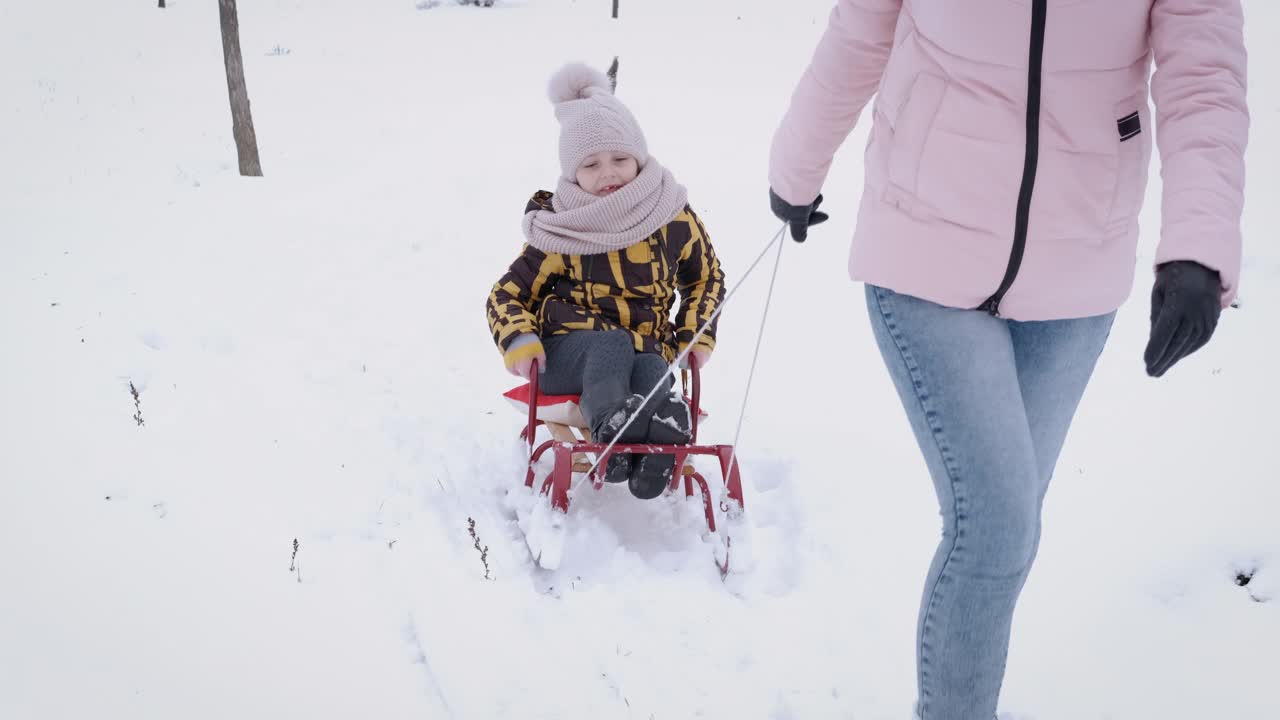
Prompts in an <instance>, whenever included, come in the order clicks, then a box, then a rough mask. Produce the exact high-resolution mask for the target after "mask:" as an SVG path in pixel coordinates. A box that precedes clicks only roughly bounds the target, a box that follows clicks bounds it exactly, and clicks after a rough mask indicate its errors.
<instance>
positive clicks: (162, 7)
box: [160, 0, 164, 10]
mask: <svg viewBox="0 0 1280 720" xmlns="http://www.w3.org/2000/svg"><path fill="white" fill-rule="evenodd" d="M160 9H161V10H163V9H164V0H160Z"/></svg>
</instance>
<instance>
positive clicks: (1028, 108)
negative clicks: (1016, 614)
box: [769, 0, 1248, 720]
mask: <svg viewBox="0 0 1280 720" xmlns="http://www.w3.org/2000/svg"><path fill="white" fill-rule="evenodd" d="M1242 35H1243V15H1242V11H1241V7H1240V3H1239V2H1238V0H976V1H974V2H965V3H957V2H949V1H948V0H905V1H904V0H840V2H839V3H838V5H837V6H836V8H835V10H834V11H833V12H832V14H831V19H830V24H829V26H828V28H827V31H826V33H825V34H824V36H823V37H822V40H821V41H820V42H819V44H818V47H817V50H816V52H815V54H814V57H813V60H812V62H811V64H810V65H809V67H808V69H807V70H806V71H805V74H804V76H803V77H802V78H801V80H800V83H799V85H798V86H797V88H796V90H795V92H794V94H793V96H792V98H791V105H790V107H789V109H788V110H787V113H786V115H785V117H784V118H783V120H782V124H781V126H780V127H779V128H778V131H777V134H776V136H775V137H774V141H773V147H772V153H771V158H770V171H769V180H770V185H771V191H770V196H771V205H772V209H773V211H774V213H775V214H776V215H777V216H778V217H779V218H781V219H783V220H786V221H788V222H789V223H790V225H791V233H792V236H793V237H794V238H795V239H796V240H797V241H802V240H804V238H805V235H806V231H807V228H808V226H809V225H812V224H815V223H818V222H821V221H823V220H825V219H826V215H825V214H824V213H821V212H818V211H817V208H818V205H819V203H820V202H821V199H822V198H821V195H819V190H820V188H821V186H822V183H823V181H824V179H825V178H826V174H827V171H828V169H829V167H830V165H831V161H832V156H833V155H834V153H835V151H836V149H837V148H838V147H839V145H840V144H841V143H842V142H843V140H844V138H845V137H846V136H847V135H848V133H849V131H850V130H851V129H852V128H853V126H854V125H855V123H856V122H857V119H858V117H859V115H860V114H861V112H862V109H863V107H864V106H865V105H866V103H867V102H868V101H869V100H870V99H871V97H872V95H875V96H876V102H875V106H874V108H873V115H874V124H873V126H872V129H871V138H870V141H869V144H868V147H867V151H866V182H865V186H864V191H863V196H862V203H861V209H860V211H859V215H858V223H857V231H856V233H855V236H854V241H853V249H852V253H851V256H850V263H849V267H850V274H851V276H852V277H853V278H854V279H855V280H860V281H863V282H865V283H866V298H867V306H868V309H869V312H870V316H871V322H872V328H873V331H874V334H875V337H876V341H877V343H878V345H879V348H880V351H881V354H882V356H883V358H884V361H885V364H886V365H887V367H888V369H889V373H890V375H891V376H892V378H893V381H894V384H895V385H896V387H897V389H898V393H899V396H900V397H901V400H902V404H903V407H904V408H905V409H906V412H907V415H908V418H909V420H910V423H911V427H912V430H913V431H914V433H915V435H916V439H917V441H918V442H919V445H920V449H921V452H922V453H923V454H924V458H925V461H926V464H927V465H928V468H929V472H930V474H931V476H932V479H933V482H934V485H935V488H936V490H937V495H938V501H939V505H940V507H941V510H942V516H943V536H942V540H941V543H940V544H939V546H938V549H937V553H936V555H935V556H934V559H933V563H932V566H931V567H930V570H929V573H928V576H927V580H926V584H925V589H924V597H923V601H922V603H921V607H920V619H919V625H918V635H917V672H918V678H917V680H918V693H919V694H918V697H917V703H916V713H917V717H918V718H919V720H990V719H991V718H992V717H993V716H994V715H995V710H996V702H997V697H998V695H999V691H1000V684H1001V680H1002V678H1003V676H1004V669H1005V659H1006V655H1007V651H1008V645H1009V629H1010V624H1011V621H1012V617H1013V609H1014V605H1015V602H1016V600H1017V597H1018V594H1019V592H1020V591H1021V589H1022V586H1023V583H1024V582H1025V581H1026V578H1027V574H1028V571H1029V570H1030V568H1031V564H1032V561H1033V560H1034V558H1035V554H1036V547H1037V545H1038V543H1039V540H1040V509H1041V504H1042V501H1043V499H1044V495H1045V490H1046V488H1047V486H1048V483H1049V478H1050V476H1051V475H1052V472H1053V467H1054V464H1055V463H1056V461H1057V457H1058V452H1059V450H1060V449H1061V447H1062V444H1063V440H1064V438H1065V437H1066V433H1067V428H1068V427H1069V425H1070V423H1071V417H1072V415H1073V414H1074V412H1075V409H1076V406H1077V404H1078V403H1079V400H1080V397H1081V395H1082V394H1083V392H1084V389H1085V386H1086V385H1087V383H1088V381H1089V377H1090V375H1091V374H1092V372H1093V368H1094V364H1095V362H1096V360H1097V358H1098V355H1099V353H1100V352H1101V351H1102V348H1103V345H1104V344H1105V342H1106V339H1107V336H1108V333H1109V331H1110V328H1111V323H1112V320H1113V318H1114V317H1115V311H1116V309H1117V308H1118V307H1119V306H1120V305H1121V304H1122V303H1123V301H1124V300H1125V299H1126V297H1127V296H1128V293H1129V292H1130V289H1131V285H1132V281H1133V272H1134V257H1135V247H1136V243H1137V239H1138V223H1137V218H1138V211H1139V209H1140V208H1141V205H1142V199H1143V195H1144V190H1145V187H1146V181H1147V166H1148V162H1149V159H1150V152H1151V151H1150V148H1151V145H1150V138H1151V133H1150V130H1151V128H1152V122H1151V116H1150V112H1149V110H1148V107H1147V97H1148V92H1150V95H1151V96H1152V97H1153V98H1154V101H1155V108H1156V115H1155V126H1156V127H1157V129H1158V130H1159V136H1160V155H1161V162H1162V168H1163V178H1164V197H1163V208H1162V211H1163V225H1162V228H1161V241H1160V245H1159V249H1158V251H1157V254H1156V270H1155V285H1154V290H1153V292H1152V310H1151V322H1152V327H1151V338H1150V342H1149V344H1148V346H1147V349H1146V356H1145V360H1146V367H1147V372H1148V373H1149V374H1150V375H1152V376H1153V377H1159V376H1161V375H1163V374H1164V373H1165V372H1166V371H1167V370H1168V369H1169V368H1170V367H1171V366H1172V365H1173V364H1174V363H1176V362H1177V361H1178V360H1180V359H1181V358H1183V357H1185V356H1186V355H1188V354H1190V353H1192V352H1194V351H1195V350H1196V349H1198V348H1199V347H1201V346H1202V345H1204V343H1205V342H1207V341H1208V339H1209V337H1210V336H1211V335H1212V333H1213V330H1214V327H1215V325H1216V323H1217V320H1218V315H1219V313H1220V312H1221V310H1222V308H1223V307H1226V306H1227V305H1229V304H1230V303H1231V301H1232V299H1233V297H1234V296H1235V294H1236V285H1237V282H1238V278H1239V272H1240V245H1241V239H1240V215H1241V206H1242V203H1243V185H1244V150H1245V144H1246V141H1247V135H1248V110H1247V108H1246V105H1245V65H1246V61H1245V50H1244V43H1243V37H1242ZM1153 57H1154V60H1155V64H1156V73H1155V75H1154V78H1153V79H1152V80H1151V83H1150V88H1148V80H1147V78H1148V71H1149V68H1150V63H1151V60H1152V58H1153Z"/></svg>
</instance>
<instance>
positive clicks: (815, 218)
mask: <svg viewBox="0 0 1280 720" xmlns="http://www.w3.org/2000/svg"><path fill="white" fill-rule="evenodd" d="M821 204H822V196H821V195H819V196H818V199H817V200H814V201H813V203H812V204H810V205H792V204H791V203H789V202H787V201H786V200H783V199H782V198H780V197H778V193H776V192H774V191H773V188H769V209H770V210H772V211H773V214H774V215H776V216H778V219H779V220H786V221H787V222H788V223H790V225H791V238H792V239H793V240H795V241H796V242H804V239H805V238H806V237H808V236H809V226H810V225H817V224H818V223H820V222H826V220H827V218H828V217H830V216H829V215H827V214H826V213H824V212H818V206H819V205H821Z"/></svg>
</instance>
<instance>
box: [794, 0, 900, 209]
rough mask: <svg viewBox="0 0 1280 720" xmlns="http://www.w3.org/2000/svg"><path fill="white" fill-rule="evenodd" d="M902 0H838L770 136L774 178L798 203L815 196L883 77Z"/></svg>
mask: <svg viewBox="0 0 1280 720" xmlns="http://www.w3.org/2000/svg"><path fill="white" fill-rule="evenodd" d="M901 9H902V0H839V3H838V4H837V5H836V7H835V9H834V10H832V11H831V17H830V19H829V20H828V23H827V30H826V32H825V33H824V34H823V36H822V39H821V40H820V41H819V42H818V47H817V49H816V50H815V51H814V54H813V59H812V60H811V61H810V62H809V67H808V68H807V69H806V70H805V71H804V75H803V76H801V78H800V83H799V84H798V85H797V86H796V89H795V91H794V92H793V93H792V95H791V105H790V107H788V109H787V112H786V114H785V115H783V118H782V123H781V125H779V127H778V130H777V132H776V133H775V134H774V136H773V146H772V148H771V150H770V152H769V185H770V187H772V188H773V190H774V192H776V193H777V194H778V196H779V197H781V198H782V199H783V200H786V201H787V202H789V203H791V204H793V205H806V204H808V203H811V202H813V200H814V198H816V197H817V196H818V191H819V190H821V188H822V183H823V181H824V180H826V178H827V172H828V170H830V169H831V159H832V158H833V157H834V156H835V152H836V150H837V149H838V148H839V147H840V144H841V143H843V142H844V140H845V138H846V137H848V136H849V131H851V130H852V129H853V126H854V125H856V124H857V123H858V116H859V115H860V114H861V113H862V109H863V108H864V107H865V106H866V104H867V102H868V101H869V100H870V99H871V96H872V95H874V94H875V92H876V88H877V87H879V85H880V77H881V75H882V74H883V73H884V68H885V64H886V63H887V62H888V61H889V52H890V50H892V48H893V35H894V30H895V28H896V27H897V23H898V14H899V12H900V11H901Z"/></svg>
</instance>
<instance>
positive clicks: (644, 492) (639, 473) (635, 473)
mask: <svg viewBox="0 0 1280 720" xmlns="http://www.w3.org/2000/svg"><path fill="white" fill-rule="evenodd" d="M675 469H676V456H675V455H639V456H637V459H636V461H635V462H634V463H633V467H632V469H631V477H630V478H628V480H627V487H629V488H630V489H631V494H632V495H634V496H636V497H637V498H639V499H641V500H652V499H654V498H656V497H658V496H659V495H661V494H662V491H663V490H666V489H667V486H668V485H670V484H671V477H672V474H673V473H674V472H675Z"/></svg>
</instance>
